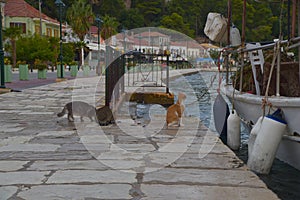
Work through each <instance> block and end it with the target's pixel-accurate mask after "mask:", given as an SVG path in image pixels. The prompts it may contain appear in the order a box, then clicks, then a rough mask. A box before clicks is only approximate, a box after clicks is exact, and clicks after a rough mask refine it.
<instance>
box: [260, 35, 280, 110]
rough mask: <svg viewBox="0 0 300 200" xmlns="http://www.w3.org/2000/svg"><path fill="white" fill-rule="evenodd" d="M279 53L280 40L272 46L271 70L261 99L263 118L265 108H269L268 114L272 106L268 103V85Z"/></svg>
mask: <svg viewBox="0 0 300 200" xmlns="http://www.w3.org/2000/svg"><path fill="white" fill-rule="evenodd" d="M279 53H280V39H279V40H278V41H277V42H276V45H275V46H274V54H273V60H272V65H271V70H270V74H269V78H268V83H267V87H266V91H265V96H264V98H263V99H262V109H263V116H265V108H266V106H269V111H268V112H269V113H270V109H271V107H272V104H271V103H270V102H269V101H268V95H269V88H270V83H271V79H272V74H273V70H274V68H275V62H276V59H277V58H278V54H279ZM277 62H280V61H277Z"/></svg>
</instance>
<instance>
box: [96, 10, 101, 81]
mask: <svg viewBox="0 0 300 200" xmlns="http://www.w3.org/2000/svg"><path fill="white" fill-rule="evenodd" d="M95 21H96V23H97V27H98V32H97V33H98V53H97V58H98V65H97V69H96V72H97V75H98V76H100V75H101V74H102V68H101V64H100V59H101V58H100V26H101V23H102V22H103V21H102V20H101V19H100V17H99V16H97V17H96V19H95Z"/></svg>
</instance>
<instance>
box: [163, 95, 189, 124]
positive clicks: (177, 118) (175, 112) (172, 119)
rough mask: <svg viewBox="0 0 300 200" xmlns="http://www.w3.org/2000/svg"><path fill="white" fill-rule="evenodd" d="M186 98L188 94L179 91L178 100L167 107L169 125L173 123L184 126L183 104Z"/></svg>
mask: <svg viewBox="0 0 300 200" xmlns="http://www.w3.org/2000/svg"><path fill="white" fill-rule="evenodd" d="M185 99H186V95H185V94H184V93H182V92H179V93H178V100H177V102H176V103H175V104H173V105H171V106H170V107H169V108H168V109H167V116H166V121H167V127H168V126H172V125H178V126H184V125H183V123H182V116H183V112H184V108H185V107H184V104H183V102H184V100H185Z"/></svg>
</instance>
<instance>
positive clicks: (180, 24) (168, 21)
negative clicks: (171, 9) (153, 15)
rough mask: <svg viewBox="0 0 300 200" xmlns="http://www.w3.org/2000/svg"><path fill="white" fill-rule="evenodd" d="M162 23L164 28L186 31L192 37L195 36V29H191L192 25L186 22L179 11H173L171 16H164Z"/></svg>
mask: <svg viewBox="0 0 300 200" xmlns="http://www.w3.org/2000/svg"><path fill="white" fill-rule="evenodd" d="M160 23H161V24H162V26H163V27H164V28H169V29H172V30H175V31H178V32H181V33H184V34H186V35H188V36H190V37H193V36H194V31H193V30H191V29H190V25H189V24H187V23H184V21H183V18H182V16H180V15H179V14H177V13H172V15H170V16H165V17H163V19H162V20H161V21H160Z"/></svg>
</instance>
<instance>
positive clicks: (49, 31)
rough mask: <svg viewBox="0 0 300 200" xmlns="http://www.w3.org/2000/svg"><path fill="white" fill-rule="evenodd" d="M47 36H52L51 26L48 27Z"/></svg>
mask: <svg viewBox="0 0 300 200" xmlns="http://www.w3.org/2000/svg"><path fill="white" fill-rule="evenodd" d="M47 36H49V37H52V30H51V28H47Z"/></svg>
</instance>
